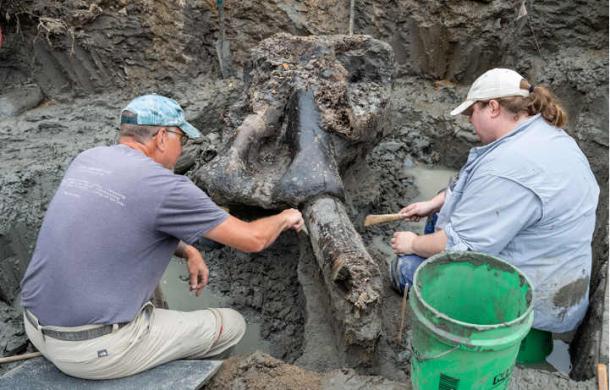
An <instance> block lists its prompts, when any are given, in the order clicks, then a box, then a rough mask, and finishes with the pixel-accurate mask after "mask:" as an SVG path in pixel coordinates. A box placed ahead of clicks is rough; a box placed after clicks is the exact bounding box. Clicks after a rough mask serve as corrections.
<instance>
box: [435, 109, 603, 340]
mask: <svg viewBox="0 0 610 390" xmlns="http://www.w3.org/2000/svg"><path fill="white" fill-rule="evenodd" d="M598 196H599V187H598V185H597V183H596V180H595V177H594V176H593V173H592V172H591V168H590V167H589V163H588V161H587V159H586V157H585V156H584V154H583V153H582V152H581V150H580V149H579V148H578V145H577V144H576V142H575V141H574V140H573V139H572V138H571V137H570V136H569V135H567V134H566V133H565V132H564V131H563V130H561V129H558V128H556V127H553V126H551V125H549V124H548V123H547V122H546V121H545V120H544V119H543V118H542V117H540V115H536V116H533V117H531V118H529V119H528V120H527V121H525V122H523V123H521V124H519V125H518V126H517V127H516V128H515V129H514V130H512V131H511V132H510V133H509V134H507V135H505V136H504V137H502V138H500V139H498V140H496V141H494V142H492V143H490V144H488V145H485V146H481V147H476V148H473V149H471V151H470V154H469V156H468V160H467V162H466V164H465V165H464V167H463V168H462V169H461V170H460V173H459V178H458V180H457V182H456V183H455V186H454V187H453V189H452V190H450V191H447V194H446V197H445V204H444V205H443V208H442V209H441V211H440V212H439V219H438V222H437V225H436V226H437V229H443V230H444V231H445V233H446V234H447V238H448V240H447V245H446V250H447V251H454V250H472V251H477V252H483V253H489V254H491V255H496V256H498V257H500V258H503V259H505V260H506V261H508V262H509V263H511V264H513V265H515V266H516V267H517V268H519V269H520V270H521V271H522V272H523V273H525V275H527V277H528V278H529V279H530V281H531V282H532V283H533V285H534V325H533V326H534V328H537V329H542V330H547V331H551V332H558V333H560V332H567V331H571V330H573V329H575V328H576V327H577V326H578V324H579V323H580V322H581V321H582V319H583V317H584V316H585V313H586V311H587V306H588V303H589V279H590V276H591V239H592V235H593V230H594V228H595V210H596V207H597V200H598Z"/></svg>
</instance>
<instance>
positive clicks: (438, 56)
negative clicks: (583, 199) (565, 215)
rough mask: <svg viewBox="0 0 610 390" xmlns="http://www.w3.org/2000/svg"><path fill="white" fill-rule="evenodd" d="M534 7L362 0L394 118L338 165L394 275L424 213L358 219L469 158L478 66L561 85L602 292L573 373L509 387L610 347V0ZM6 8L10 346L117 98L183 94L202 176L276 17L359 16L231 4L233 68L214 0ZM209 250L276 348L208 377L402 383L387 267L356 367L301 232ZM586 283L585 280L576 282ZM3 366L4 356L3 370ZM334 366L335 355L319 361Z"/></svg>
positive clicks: (379, 255)
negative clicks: (375, 329)
mask: <svg viewBox="0 0 610 390" xmlns="http://www.w3.org/2000/svg"><path fill="white" fill-rule="evenodd" d="M527 7H528V8H527V10H528V16H527V17H521V18H518V15H519V9H518V7H517V6H516V5H514V4H513V3H511V2H503V1H499V0H497V1H496V0H492V1H485V2H474V1H473V2H449V3H447V2H444V1H430V2H419V1H412V0H400V1H398V2H396V3H395V4H394V3H393V5H392V6H391V7H390V6H388V5H387V2H382V1H379V0H365V1H359V2H357V6H356V15H355V31H356V32H357V33H363V34H369V35H371V36H372V37H374V38H376V39H379V40H382V41H384V42H387V43H388V44H389V45H390V46H391V47H392V49H393V51H394V56H395V59H396V65H395V67H394V68H393V70H392V73H393V74H392V76H393V77H394V82H393V85H392V91H391V96H390V102H389V104H390V107H391V110H390V114H389V118H388V120H389V123H390V125H389V127H388V129H387V130H388V131H387V133H384V134H383V137H382V138H381V139H380V140H378V141H379V143H378V144H377V146H376V147H375V148H374V149H373V150H371V151H370V152H369V153H368V154H366V155H360V156H358V159H356V160H354V162H355V164H353V165H352V166H351V167H350V168H349V170H348V171H346V172H342V174H343V177H342V181H343V185H344V194H345V207H346V211H347V214H348V216H349V218H350V219H351V221H352V223H353V224H354V227H355V229H356V231H357V232H358V233H359V234H360V235H361V236H362V240H363V243H364V245H365V247H366V249H367V251H368V252H369V254H370V255H371V258H372V260H373V261H375V262H376V264H377V265H378V267H379V270H380V272H381V274H382V275H386V274H387V262H388V260H389V259H390V258H391V256H392V254H391V251H389V250H388V249H389V246H388V243H387V241H388V239H389V237H390V236H391V234H392V233H393V232H394V231H395V230H399V229H401V230H402V229H404V230H413V231H417V229H418V228H420V226H417V225H415V224H412V223H408V222H400V223H392V224H387V225H377V226H373V227H370V228H367V229H365V228H364V227H363V226H362V220H363V218H364V216H365V215H367V214H371V213H375V214H385V213H392V212H396V211H397V210H398V209H400V207H402V206H404V205H406V204H408V203H409V202H410V201H412V200H413V199H416V198H417V197H418V192H419V190H418V187H417V183H416V178H415V177H414V176H413V174H411V173H410V172H409V168H412V167H413V166H416V165H421V164H424V165H428V166H436V167H446V168H449V169H454V170H457V169H459V168H460V166H461V164H462V163H463V162H464V161H465V159H466V156H467V152H468V149H469V148H470V147H472V146H474V145H475V144H476V139H475V138H474V137H473V133H472V131H471V130H470V127H469V124H468V123H467V122H465V121H461V120H460V119H457V120H456V119H455V118H451V117H449V115H448V112H449V111H450V109H451V108H453V106H455V105H457V104H458V103H459V102H460V101H461V98H462V97H463V96H465V95H466V92H467V88H468V84H469V82H471V81H472V80H473V79H474V78H475V77H476V76H477V75H478V74H480V73H481V72H482V71H484V70H486V69H487V68H489V67H494V66H506V67H513V68H515V69H517V70H518V71H520V72H521V73H523V74H525V75H526V76H527V77H528V78H529V79H530V80H532V81H533V82H534V83H546V84H548V85H550V86H551V88H552V89H553V90H554V91H555V92H556V94H557V95H558V96H559V97H561V98H562V99H563V100H564V102H565V106H566V107H567V109H568V113H569V116H570V120H569V125H568V126H567V131H568V132H569V133H570V134H571V135H572V136H573V137H574V138H575V140H576V141H577V142H578V144H579V146H580V147H581V148H582V149H583V151H584V152H585V154H586V155H587V157H588V159H589V161H590V164H591V167H592V169H593V171H594V173H595V175H596V178H597V180H598V183H599V184H600V187H601V189H602V194H601V198H600V204H599V209H598V221H597V226H596V230H595V235H594V243H593V254H594V259H593V273H592V278H591V280H590V301H591V306H590V309H589V312H588V314H587V317H586V319H585V322H584V323H583V325H582V326H581V327H580V329H579V331H578V333H577V336H576V339H575V340H574V342H573V343H572V345H571V355H572V365H573V367H574V368H573V370H572V373H571V378H568V377H566V376H565V375H560V374H558V373H552V374H551V373H547V372H544V371H540V370H531V369H522V368H516V369H515V371H514V373H513V380H512V383H511V388H514V389H517V388H519V389H538V388H566V389H567V388H577V389H578V388H583V389H584V388H594V382H593V380H592V379H591V378H592V377H593V375H594V373H593V369H594V366H595V364H596V363H598V362H600V361H605V362H607V361H608V325H607V324H608V298H607V288H606V286H607V274H608V268H607V261H608V213H607V210H608V110H607V106H608V88H607V87H608V50H607V47H608V25H607V20H608V2H607V1H602V2H601V3H600V2H597V1H593V0H583V1H581V2H578V3H569V2H554V1H540V2H535V3H533V4H530V3H529V2H528V3H527ZM0 11H1V12H0V14H1V15H2V16H1V17H0V26H1V27H2V31H3V33H4V36H5V41H4V44H3V46H2V47H1V48H0V63H1V64H2V66H1V67H0V83H1V85H2V89H1V90H0V150H1V151H2V153H1V157H0V162H1V163H0V215H2V217H1V218H0V255H1V256H0V301H1V302H0V356H8V355H13V354H17V353H21V352H23V351H25V350H27V349H28V348H30V347H29V346H28V343H27V340H26V337H25V334H24V332H23V328H22V322H21V316H20V312H19V304H18V300H17V298H16V297H17V296H18V294H19V291H18V290H19V280H20V277H21V274H22V272H23V270H24V269H25V266H26V265H27V262H28V261H29V257H30V255H31V251H32V249H33V245H34V242H35V240H36V236H37V232H38V229H39V227H40V224H41V222H42V217H43V216H44V211H45V209H46V206H47V204H48V202H49V201H50V199H51V197H52V195H53V193H54V191H55V188H57V186H58V184H59V181H60V179H61V177H62V175H63V172H64V170H65V169H66V167H67V165H68V164H69V162H70V161H71V160H72V158H73V157H74V156H75V155H76V154H77V153H78V152H80V151H82V150H85V149H87V148H90V147H93V146H97V145H104V144H111V143H113V142H114V141H115V139H116V134H117V130H116V129H117V124H118V112H119V110H120V109H121V108H122V107H123V106H124V105H125V104H126V103H127V102H128V101H129V100H130V99H131V98H132V97H133V96H135V95H138V94H142V93H149V92H156V93H160V94H165V95H168V96H172V97H173V98H175V99H176V100H177V101H178V102H179V103H180V104H181V105H182V106H183V107H185V109H186V111H187V114H188V116H189V117H188V119H189V121H191V123H193V124H195V125H196V126H197V127H198V128H200V129H201V130H202V132H203V133H204V138H203V139H202V140H201V141H198V142H196V143H190V144H189V145H187V147H186V148H185V155H184V156H183V158H182V159H181V160H180V162H179V164H178V166H177V172H179V173H184V174H186V175H189V176H191V177H193V176H194V173H195V172H197V171H198V170H199V169H200V168H201V167H202V166H203V165H204V164H203V163H207V162H210V161H212V160H213V159H214V158H215V157H216V156H217V155H218V154H219V153H222V151H223V150H224V149H223V147H224V145H225V144H226V142H227V139H226V138H225V137H224V135H223V131H224V130H225V126H226V123H227V121H228V122H230V121H231V118H227V113H228V112H230V111H231V107H233V105H234V104H235V102H238V101H239V99H240V98H241V93H242V91H243V88H244V81H243V80H244V79H246V78H247V76H248V75H247V72H246V73H245V72H244V69H245V68H244V65H245V64H246V62H247V60H248V58H249V50H250V49H251V48H253V47H255V46H256V45H257V44H258V43H259V42H260V41H261V40H262V39H264V38H267V37H270V36H271V35H272V34H274V33H277V32H287V33H291V34H295V35H309V34H341V33H345V32H347V25H348V18H349V10H348V7H346V6H345V4H344V3H342V2H333V1H330V2H314V1H305V2H291V1H279V2H259V1H255V0H253V1H245V2H239V3H228V4H227V8H226V17H227V38H228V40H229V41H230V42H231V48H232V50H233V53H232V57H233V59H234V66H235V69H236V70H237V77H236V78H232V79H225V80H222V79H220V74H219V69H218V65H217V61H216V53H215V49H214V42H215V40H216V37H217V33H218V20H217V19H218V13H217V11H216V10H215V9H214V8H213V7H212V6H210V2H205V1H194V2H168V1H161V2H155V4H153V3H150V2H147V1H124V0H121V1H116V2H107V1H101V0H97V1H94V2H91V3H89V4H85V2H81V1H76V0H68V1H64V2H57V3H52V4H51V3H48V2H44V1H39V0H27V1H23V2H16V1H8V2H3V3H2V4H0ZM6 15H9V16H10V19H7V18H6ZM42 17H46V18H47V19H42ZM439 189H440V188H439ZM232 212H234V213H235V214H236V215H238V216H242V217H244V218H249V217H252V216H253V213H254V212H253V211H252V210H250V209H249V208H248V207H246V208H244V209H240V208H232ZM257 212H259V211H257ZM201 248H202V250H203V251H204V254H205V258H206V261H207V262H208V265H209V266H210V270H211V275H210V286H209V287H208V288H210V289H212V290H213V291H214V292H215V293H218V294H219V295H222V296H224V297H226V298H227V299H228V300H229V303H228V304H229V305H230V306H232V307H234V308H236V309H238V310H240V311H242V312H243V313H244V315H245V316H246V318H247V319H253V320H256V321H257V322H260V323H261V334H262V336H263V337H264V338H265V339H267V340H268V341H270V343H271V350H270V355H271V356H267V355H263V354H252V355H247V356H238V357H234V358H232V359H231V360H229V361H227V362H226V364H225V368H226V370H225V371H221V372H220V373H219V375H218V376H217V381H215V382H212V383H211V384H210V385H209V386H208V388H226V387H231V386H233V387H248V388H258V387H257V386H264V385H265V384H271V383H273V384H278V387H282V386H284V385H285V386H286V387H292V385H296V387H302V386H301V385H302V384H308V385H309V384H310V385H311V387H310V388H354V387H358V386H359V385H358V383H365V384H366V385H367V386H371V387H373V386H379V387H382V388H392V387H391V386H398V385H401V386H407V388H408V380H409V379H408V378H409V359H410V357H409V356H408V354H407V353H406V352H405V340H406V334H402V335H399V326H400V297H399V296H398V295H397V294H396V293H395V292H394V291H393V290H392V289H391V288H390V286H389V281H388V280H387V278H382V281H383V286H381V308H380V321H381V332H380V333H381V336H380V338H379V341H378V343H377V347H376V350H375V356H374V361H373V363H372V364H371V366H369V367H367V368H359V369H358V370H357V371H354V370H353V369H349V368H346V367H345V366H343V364H342V363H341V362H343V361H344V358H345V357H344V356H343V354H344V351H341V350H340V349H338V348H337V347H336V345H333V344H332V341H333V340H335V338H336V337H337V336H336V334H335V333H334V332H335V331H336V330H335V329H333V326H332V324H331V323H332V317H331V316H332V312H331V311H330V310H329V301H328V294H327V293H326V291H325V290H324V284H323V283H321V278H322V276H321V274H320V272H319V268H317V264H316V262H315V258H314V255H313V253H312V250H311V246H309V245H306V244H305V243H304V239H303V238H301V237H299V236H296V235H291V234H287V235H285V236H283V237H282V238H281V239H280V240H279V241H278V242H277V243H276V244H274V246H272V247H271V248H269V250H267V251H265V252H264V253H262V254H259V255H245V254H240V253H238V252H235V251H232V250H230V249H227V248H220V249H209V248H207V247H201ZM583 286H585V284H584V282H582V283H580V284H579V285H578V286H573V287H574V288H575V287H578V288H577V289H578V290H579V291H580V292H582V287H583ZM571 289H572V288H571ZM573 292H574V291H572V290H571V291H568V290H566V293H565V294H564V295H565V296H564V295H561V296H560V297H559V298H558V299H559V302H561V303H565V304H568V303H570V302H571V300H572V299H575V298H574V297H573V295H574V294H570V293H573ZM576 292H578V291H576ZM408 321H409V320H407V322H408ZM407 325H409V324H407ZM278 359H282V361H280V360H278ZM8 368H10V366H8V367H7V366H6V365H5V366H2V367H0V374H1V373H2V371H3V370H6V369H8ZM329 370H336V371H334V374H328V373H326V374H321V372H326V371H329ZM329 375H330V376H329ZM574 379H577V380H578V381H575V380H574ZM282 380H285V381H286V382H280V381H282ZM356 380H363V381H364V382H354V381H356ZM405 384H407V385H405ZM246 385H247V386H246ZM383 386H386V387H383ZM260 388H263V387H260ZM403 388H404V387H403Z"/></svg>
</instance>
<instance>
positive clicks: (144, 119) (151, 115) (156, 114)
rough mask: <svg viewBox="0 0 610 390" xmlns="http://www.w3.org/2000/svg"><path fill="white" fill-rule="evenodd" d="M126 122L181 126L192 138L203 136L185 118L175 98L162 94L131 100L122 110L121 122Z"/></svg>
mask: <svg viewBox="0 0 610 390" xmlns="http://www.w3.org/2000/svg"><path fill="white" fill-rule="evenodd" d="M125 111H129V113H126V112H125ZM124 123H126V124H131V125H146V126H172V127H179V128H180V130H182V131H183V132H184V134H186V136H187V137H189V138H191V139H195V138H200V137H201V133H200V132H199V130H197V128H196V127H195V126H193V125H191V124H190V123H188V122H187V121H186V119H184V110H183V109H182V107H180V105H179V104H178V103H176V101H175V100H173V99H170V98H167V97H165V96H161V95H143V96H138V97H137V98H135V99H133V100H132V101H131V102H129V104H128V105H127V107H125V108H124V109H123V111H121V124H124Z"/></svg>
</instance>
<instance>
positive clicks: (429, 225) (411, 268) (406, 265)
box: [393, 213, 438, 294]
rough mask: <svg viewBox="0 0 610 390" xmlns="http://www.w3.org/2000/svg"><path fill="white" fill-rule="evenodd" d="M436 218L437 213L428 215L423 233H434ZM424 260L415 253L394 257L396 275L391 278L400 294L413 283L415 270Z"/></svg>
mask: <svg viewBox="0 0 610 390" xmlns="http://www.w3.org/2000/svg"><path fill="white" fill-rule="evenodd" d="M437 219H438V214H437V213H434V214H432V215H431V216H430V217H428V220H427V221H426V226H425V227H424V234H431V233H434V229H435V227H436V220H437ZM425 260H426V259H425V258H423V257H421V256H417V255H399V256H398V257H397V258H396V260H395V261H396V263H397V264H396V270H395V272H396V275H395V277H394V278H393V279H394V280H393V282H394V284H395V286H394V287H396V288H397V289H398V290H399V291H400V293H401V294H402V292H403V290H404V289H405V288H409V287H411V286H412V285H413V278H414V276H415V271H416V270H417V268H418V267H419V266H420V265H421V263H423V262H424V261H425Z"/></svg>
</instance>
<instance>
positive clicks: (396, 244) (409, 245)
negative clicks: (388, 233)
mask: <svg viewBox="0 0 610 390" xmlns="http://www.w3.org/2000/svg"><path fill="white" fill-rule="evenodd" d="M417 237H418V235H417V234H415V233H412V232H396V233H394V237H392V240H391V241H390V244H391V245H392V250H393V251H394V253H396V254H397V255H411V254H414V253H415V251H414V250H413V241H414V240H415V239H416V238H417Z"/></svg>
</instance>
